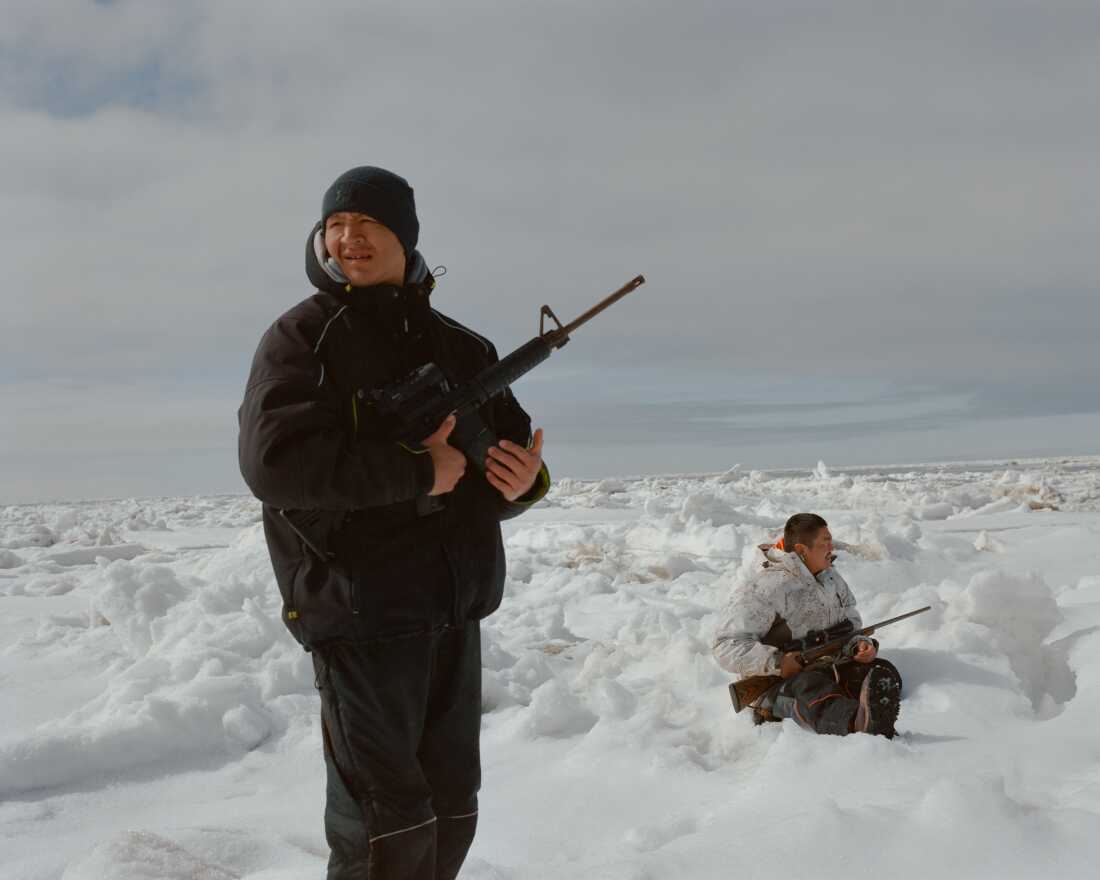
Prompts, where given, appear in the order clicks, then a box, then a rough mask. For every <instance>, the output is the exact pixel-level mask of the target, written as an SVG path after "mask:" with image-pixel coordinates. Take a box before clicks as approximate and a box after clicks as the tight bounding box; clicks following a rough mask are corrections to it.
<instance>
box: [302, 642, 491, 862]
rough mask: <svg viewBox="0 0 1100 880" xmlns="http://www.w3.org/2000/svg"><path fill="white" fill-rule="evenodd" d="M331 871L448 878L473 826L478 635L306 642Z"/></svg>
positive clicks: (467, 844) (461, 856) (478, 727)
mask: <svg viewBox="0 0 1100 880" xmlns="http://www.w3.org/2000/svg"><path fill="white" fill-rule="evenodd" d="M313 663H314V670H315V672H316V677H317V679H316V680H317V687H318V689H319V690H320V692H321V723H322V730H323V733H324V745H325V766H326V768H327V771H328V785H327V792H326V795H327V798H326V806H325V836H326V838H327V839H328V844H329V848H330V850H331V855H330V857H329V864H328V880H368V878H369V880H452V878H454V877H457V876H458V870H459V868H460V867H461V866H462V862H463V860H464V859H465V858H466V852H467V850H469V848H470V844H471V843H472V842H473V839H474V831H475V829H476V828H477V791H478V788H479V787H480V785H481V761H480V752H479V748H478V741H479V736H480V732H481V635H480V627H479V624H478V622H477V621H474V622H471V623H467V624H465V625H463V626H461V627H457V628H447V629H444V630H440V631H437V632H435V633H432V634H430V635H419V636H415V637H408V638H402V639H395V640H393V641H389V642H384V643H379V644H369V645H354V646H338V647H331V648H327V649H325V650H323V651H315V652H314V661H313Z"/></svg>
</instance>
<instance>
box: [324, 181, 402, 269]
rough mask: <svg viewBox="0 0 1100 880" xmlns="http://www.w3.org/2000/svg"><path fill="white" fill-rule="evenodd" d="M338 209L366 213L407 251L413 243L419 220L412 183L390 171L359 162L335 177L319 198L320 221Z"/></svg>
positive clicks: (325, 219)
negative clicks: (385, 228)
mask: <svg viewBox="0 0 1100 880" xmlns="http://www.w3.org/2000/svg"><path fill="white" fill-rule="evenodd" d="M339 211H354V212H355V213H357V214H369V215H370V216H371V217H373V218H374V219H375V220H377V221H378V222H379V223H381V224H382V225H383V226H386V227H388V228H389V230H390V231H391V232H393V234H394V235H396V236H397V240H398V241H400V242H401V246H402V247H403V248H404V249H405V253H406V254H410V253H412V251H413V249H414V248H415V247H416V240H417V237H418V236H419V235H420V221H418V220H417V219H416V203H415V202H414V201H413V191H412V187H411V186H409V184H408V182H407V181H406V180H405V178H403V177H398V176H397V175H396V174H394V173H393V172H392V171H387V170H386V169H385V168H375V167H374V166H373V165H362V166H360V167H359V168H352V169H351V170H350V171H345V172H344V173H343V174H341V175H340V176H339V177H337V178H336V180H335V182H334V183H333V184H332V186H330V187H329V188H328V190H327V191H326V192H325V197H324V199H323V200H322V202H321V223H322V224H324V223H325V221H327V220H328V218H329V216H331V215H332V214H335V213H337V212H339ZM322 228H324V226H323V225H322Z"/></svg>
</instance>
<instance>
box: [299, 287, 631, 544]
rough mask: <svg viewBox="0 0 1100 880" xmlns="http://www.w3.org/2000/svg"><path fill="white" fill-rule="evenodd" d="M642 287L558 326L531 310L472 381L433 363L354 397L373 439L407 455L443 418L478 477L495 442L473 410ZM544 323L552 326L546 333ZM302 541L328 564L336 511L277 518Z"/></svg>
mask: <svg viewBox="0 0 1100 880" xmlns="http://www.w3.org/2000/svg"><path fill="white" fill-rule="evenodd" d="M643 284H645V278H644V277H643V276H641V275H638V276H636V277H635V278H632V279H631V280H630V281H628V282H627V283H626V284H624V285H623V286H622V287H620V288H619V289H618V290H616V291H615V292H614V293H612V294H611V295H610V296H607V297H605V298H604V299H602V300H600V301H599V302H598V303H596V305H594V306H592V308H590V309H589V310H588V311H587V312H585V313H584V314H582V315H581V316H580V317H578V318H576V319H575V320H573V321H571V322H570V323H568V324H565V325H562V323H561V321H559V320H558V318H557V315H555V314H554V312H553V311H552V310H551V308H550V306H547V305H544V306H543V307H542V308H541V309H540V311H539V333H538V336H536V337H535V338H534V339H532V340H531V341H530V342H527V343H526V344H524V345H521V346H520V347H519V348H517V349H516V350H515V351H513V352H512V353H511V354H509V355H507V356H506V357H504V358H502V359H501V360H499V361H497V362H496V363H495V364H490V365H489V366H488V367H486V368H485V369H484V370H482V371H481V372H480V373H478V374H477V375H476V376H474V377H473V378H472V379H469V380H467V381H465V382H458V383H455V384H453V385H452V384H451V382H450V381H448V379H447V377H446V376H445V375H444V373H443V371H442V370H441V369H440V368H439V367H438V366H437V365H436V364H424V365H423V366H422V367H418V368H417V369H415V370H413V371H412V373H410V374H409V375H408V376H406V377H405V378H404V379H399V380H398V381H396V382H394V383H393V384H391V385H387V386H386V387H384V388H377V389H374V390H372V391H362V392H360V397H361V399H362V403H363V405H364V406H365V408H366V410H367V412H368V413H369V417H370V418H371V419H372V424H373V427H374V429H375V431H376V432H377V433H376V435H375V436H377V437H378V438H379V439H381V440H383V441H389V442H393V443H401V444H403V445H404V446H407V447H408V448H410V449H413V450H416V451H420V450H422V449H423V446H422V445H421V442H420V441H421V440H423V439H424V438H425V437H429V436H431V435H432V433H434V432H435V430H436V429H437V428H438V427H439V425H440V423H441V422H442V421H443V420H444V419H445V418H447V416H449V415H450V414H451V413H454V414H455V419H456V421H455V426H454V429H453V430H452V431H451V435H450V437H448V438H447V442H448V443H450V445H451V446H454V447H455V448H456V449H458V450H459V451H460V452H462V453H463V454H465V456H466V458H467V460H468V461H469V462H470V463H471V464H472V465H473V466H474V467H476V468H477V469H478V470H479V471H481V472H483V473H484V471H485V459H486V458H487V457H488V455H489V449H490V448H491V447H493V446H495V445H496V444H497V442H498V440H497V437H496V435H495V434H494V433H493V432H492V431H491V430H489V427H488V425H486V424H485V421H484V420H483V419H482V418H481V416H480V415H479V414H478V409H479V408H480V407H481V406H482V405H483V404H485V403H487V402H488V401H489V400H490V399H492V398H493V397H494V396H495V395H497V394H501V393H503V392H504V391H506V390H507V389H508V388H509V386H511V385H512V383H513V382H515V381H516V380H517V379H519V378H521V377H522V376H524V375H526V374H527V373H529V372H531V370H533V369H534V368H535V367H537V366H538V365H539V364H541V363H542V362H543V361H545V360H546V359H547V358H548V357H550V355H551V354H552V353H553V352H554V350H555V349H559V348H561V347H562V346H564V345H565V344H566V343H567V342H569V336H570V334H571V333H572V332H573V331H574V330H576V329H577V328H578V327H581V326H582V325H584V324H587V323H588V322H589V321H591V320H592V319H593V318H594V317H596V315H598V314H600V312H602V311H604V309H607V308H609V307H610V306H612V305H614V304H615V303H616V302H618V301H619V300H620V299H622V298H623V297H624V296H626V295H627V294H628V293H630V292H631V291H633V290H636V289H637V288H639V287H641V286H642V285H643ZM547 318H549V319H550V320H551V321H552V322H553V324H554V325H555V326H551V327H549V328H548V327H547V323H546V321H547ZM416 506H417V512H418V513H419V514H420V515H421V516H426V515H428V514H430V513H434V512H436V511H437V510H441V509H442V508H443V507H444V506H445V502H444V501H443V499H442V497H440V496H433V495H425V496H422V497H420V498H418V499H417V502H416ZM279 512H280V514H281V515H282V516H283V518H284V519H285V520H286V522H287V523H288V524H289V525H290V527H291V528H292V529H293V530H294V531H295V532H296V533H297V534H298V537H299V538H301V539H302V542H303V543H304V544H305V545H306V546H307V547H308V548H309V549H310V550H312V551H313V552H314V553H315V554H317V555H318V556H320V557H321V558H322V559H326V560H327V559H331V558H332V554H331V553H329V552H328V548H327V546H326V543H325V540H324V539H325V537H326V533H327V531H328V528H327V526H326V523H327V521H328V519H329V518H330V517H333V516H342V515H343V514H342V513H340V512H336V513H330V512H328V511H319V510H281V511H279Z"/></svg>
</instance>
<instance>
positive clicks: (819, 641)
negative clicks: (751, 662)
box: [730, 605, 932, 712]
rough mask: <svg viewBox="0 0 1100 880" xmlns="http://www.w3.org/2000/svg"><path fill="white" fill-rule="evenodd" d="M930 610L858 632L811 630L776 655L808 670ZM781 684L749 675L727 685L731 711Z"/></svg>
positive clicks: (842, 627) (777, 679)
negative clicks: (790, 656)
mask: <svg viewBox="0 0 1100 880" xmlns="http://www.w3.org/2000/svg"><path fill="white" fill-rule="evenodd" d="M931 608H932V606H931V605H925V606H924V607H923V608H918V609H917V610H916V611H908V612H906V613H905V614H899V615H898V616H897V617H891V618H890V619H889V620H883V621H880V622H878V623H873V624H871V625H870V626H865V627H864V628H863V629H858V630H855V631H854V632H853V629H852V623H851V621H846V623H847V626H846V627H845V624H844V623H840V624H837V625H836V626H834V627H830V628H829V629H828V630H811V631H810V632H809V633H807V634H806V636H805V637H804V638H801V639H795V640H794V641H792V642H788V643H786V644H784V645H782V646H781V647H780V648H779V651H780V654H785V653H788V652H791V651H794V652H797V653H798V654H799V659H800V660H801V661H802V665H803V666H807V665H809V664H810V663H813V662H814V661H815V660H820V659H821V658H822V657H828V656H830V655H832V654H836V653H837V652H838V651H840V650H841V649H842V648H843V647H844V646H845V645H846V644H847V643H848V641H849V640H850V639H852V638H853V637H854V636H869V635H871V634H872V633H873V632H874V631H875V630H876V629H879V628H880V627H884V626H889V625H890V624H891V623H897V622H898V621H899V620H905V618H907V617H914V616H915V615H917V614H923V613H924V612H925V611H929V610H931ZM841 630H844V632H841ZM782 680H783V678H782V676H779V675H752V676H749V677H748V678H743V679H741V680H740V681H735V682H733V683H732V684H731V685H730V699H731V700H733V711H734V712H740V711H741V710H742V709H744V708H745V707H746V706H751V705H752V704H753V703H755V702H756V701H757V700H759V699H760V697H761V696H763V695H764V693H765V692H767V691H769V690H771V689H772V688H773V687H775V686H776V685H777V684H779V682H781V681H782Z"/></svg>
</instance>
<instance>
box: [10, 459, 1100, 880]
mask: <svg viewBox="0 0 1100 880" xmlns="http://www.w3.org/2000/svg"><path fill="white" fill-rule="evenodd" d="M799 511H814V512H817V513H820V514H822V515H823V516H825V517H826V519H828V520H829V523H830V525H831V526H832V529H833V533H834V536H835V538H836V539H837V540H838V541H841V542H844V543H845V544H846V545H847V549H845V550H842V551H841V553H840V558H839V560H838V562H837V565H838V567H839V568H840V570H841V571H842V573H843V574H844V576H845V578H846V579H847V580H848V582H849V583H850V585H851V586H852V589H853V592H854V593H855V594H856V596H857V598H858V599H859V603H860V609H861V611H862V613H863V616H864V619H865V620H868V621H874V620H879V619H882V618H885V617H889V616H893V615H896V614H899V613H902V612H904V611H907V610H910V609H913V608H917V607H920V606H922V605H931V606H932V611H931V612H930V613H927V614H924V615H921V616H919V617H916V618H913V619H911V620H907V621H905V622H903V623H900V624H898V625H897V626H894V627H891V628H889V629H887V630H883V631H881V632H880V633H879V634H878V636H879V638H880V639H881V641H882V652H883V655H884V656H887V657H889V658H890V659H891V660H893V661H894V662H895V663H896V664H897V666H898V667H899V668H900V669H901V671H902V674H903V676H904V678H905V699H904V702H903V705H902V712H901V717H900V719H899V723H898V727H899V730H900V735H899V736H898V737H897V738H896V739H894V740H892V741H887V740H884V739H881V738H876V737H868V736H850V737H845V738H837V737H817V736H814V735H812V734H809V733H807V732H805V731H803V730H800V729H799V728H797V727H795V726H794V725H793V724H791V723H790V722H784V723H782V724H770V725H765V726H762V727H754V726H753V725H752V723H751V720H750V719H749V718H748V717H747V716H746V715H744V714H742V715H736V716H735V715H734V714H733V713H732V711H731V708H730V704H729V699H728V696H727V693H726V686H727V684H728V681H729V679H728V677H727V676H726V674H725V673H723V672H722V671H721V670H720V669H719V668H718V667H717V666H716V664H715V663H714V662H713V660H712V659H711V656H710V642H711V637H712V633H713V630H714V626H715V624H716V621H717V619H718V616H719V613H720V611H721V608H722V605H723V604H724V603H725V601H726V600H727V598H728V596H729V595H730V592H731V590H733V589H736V587H737V585H738V583H739V582H741V581H742V579H743V578H744V577H745V576H746V574H747V572H748V560H749V559H750V557H751V553H752V548H753V547H754V546H755V545H757V544H759V543H762V542H766V541H770V540H773V539H774V538H775V537H776V535H777V534H778V532H779V530H780V528H781V525H782V523H783V521H784V520H785V519H786V517H787V516H789V515H790V514H792V513H795V512H799ZM259 517H260V510H259V505H258V504H257V503H256V502H255V501H253V500H252V499H248V498H240V497H214V498H210V497H208V498H190V499H182V498H174V499H158V500H144V501H135V500H131V501H116V502H86V503H71V504H50V505H31V506H17V507H7V508H0V609H2V610H3V612H4V617H3V619H4V621H5V623H6V626H5V627H4V628H3V629H2V630H0V717H2V718H3V719H4V724H3V728H2V730H0V835H2V838H3V851H2V853H0V877H2V878H4V880H9V878H12V880H14V878H19V880H48V878H49V880H56V878H63V880H93V878H94V880H139V878H140V880H145V878H167V880H184V878H186V880H224V878H240V880H245V878H247V880H290V878H303V877H320V876H323V873H324V871H323V866H324V861H325V857H326V846H325V841H324V836H323V832H322V827H321V814H322V807H323V787H324V779H323V776H324V774H323V765H322V761H321V737H320V730H319V723H318V699H317V696H316V692H315V690H314V685H313V673H312V667H311V663H310V659H309V657H308V655H306V654H305V653H304V652H302V651H301V649H300V648H299V647H298V646H297V645H296V644H295V643H294V642H293V641H292V640H291V638H290V636H289V635H288V634H287V633H286V632H285V631H284V629H283V627H282V625H281V623H280V621H279V600H278V594H277V591H276V589H275V586H274V581H273V578H272V574H271V569H270V564H269V562H268V558H267V552H266V548H265V546H264V542H263V534H262V529H261V527H260V525H259ZM505 537H506V542H507V546H508V553H509V577H508V582H507V586H506V594H505V598H504V602H503V604H502V606H501V609H500V610H499V611H498V612H497V613H496V614H495V615H494V616H493V617H492V618H490V619H489V620H488V621H486V623H485V625H484V629H483V633H484V635H483V642H484V667H485V668H484V701H483V703H484V705H483V709H484V715H483V759H484V768H485V774H484V787H483V790H482V796H481V819H480V827H479V832H478V837H477V840H476V842H475V844H474V847H473V850H472V851H471V854H470V858H469V859H468V861H467V864H466V867H465V869H464V871H463V875H462V876H463V877H465V878H470V880H479V878H480V880H527V878H532V880H533V878H547V880H549V878H555V880H561V878H611V880H646V878H674V877H686V878H696V877H697V878H712V877H713V878H720V877H739V878H753V877H760V878H765V877H766V878H772V877H774V876H777V875H780V876H785V877H791V878H801V877H820V876H830V877H841V876H852V877H854V876H873V877H891V878H910V877H911V878H921V880H925V878H928V877H953V878H970V877H991V878H992V877H997V878H1005V877H1050V876H1059V877H1093V876H1096V874H1095V871H1096V865H1097V864H1100V736H1098V734H1097V730H1098V728H1100V459H1058V460H1044V461H1026V462H999V463H997V462H991V463H985V464H981V465H975V464H967V465H953V466H923V467H922V466H906V467H903V468H849V469H835V468H829V467H827V466H826V465H825V464H824V463H819V464H818V465H817V466H816V467H814V468H812V469H808V470H803V471H800V472H799V471H782V472H766V473H765V472H758V471H749V470H745V469H742V468H738V467H734V468H731V469H730V470H729V471H727V472H725V473H722V474H709V475H708V474H702V475H683V476H666V477H645V478H637V479H616V480H604V481H589V482H578V481H569V480H563V481H561V482H559V483H558V484H557V485H556V486H555V488H554V490H553V491H552V492H551V494H550V496H549V497H548V498H547V500H546V501H545V502H544V503H542V504H541V505H539V507H538V508H536V509H535V510H533V511H531V512H530V513H529V514H527V515H526V516H524V517H521V518H520V519H518V520H512V521H510V522H508V523H507V524H506V526H505Z"/></svg>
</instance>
